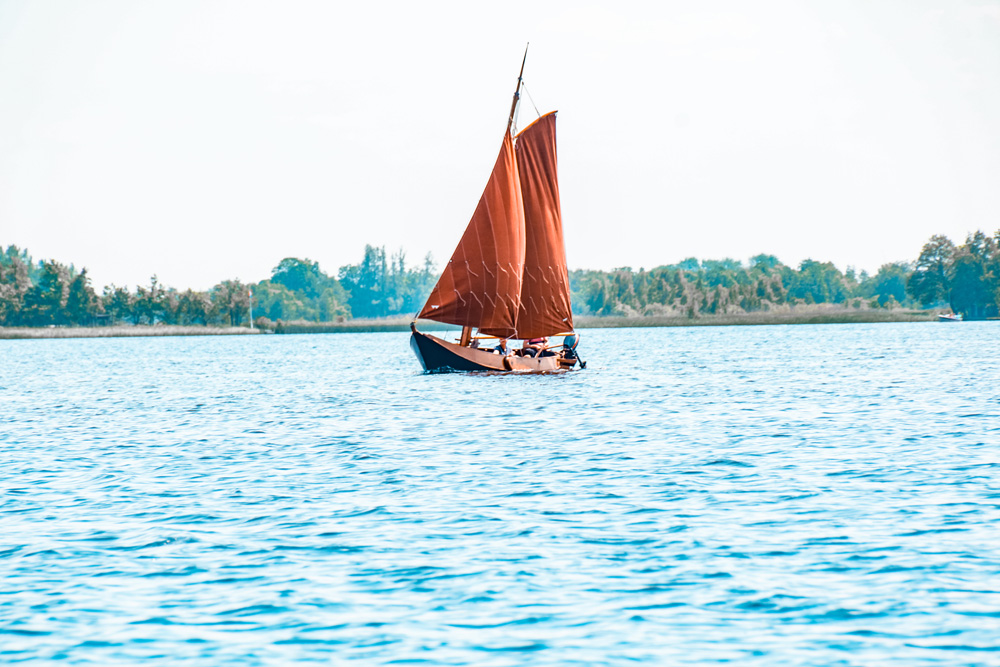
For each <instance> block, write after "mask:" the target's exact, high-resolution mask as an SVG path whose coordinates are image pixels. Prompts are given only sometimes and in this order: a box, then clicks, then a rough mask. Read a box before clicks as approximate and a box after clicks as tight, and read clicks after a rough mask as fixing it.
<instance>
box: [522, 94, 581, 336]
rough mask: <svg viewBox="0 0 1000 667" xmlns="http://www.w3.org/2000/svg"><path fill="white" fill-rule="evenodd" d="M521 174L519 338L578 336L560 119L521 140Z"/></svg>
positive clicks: (551, 116) (545, 119) (543, 122)
mask: <svg viewBox="0 0 1000 667" xmlns="http://www.w3.org/2000/svg"><path fill="white" fill-rule="evenodd" d="M514 150H515V153H516V155H517V173H518V179H519V182H520V185H521V198H522V201H523V202H524V227H525V252H524V275H523V281H522V284H521V302H520V303H521V305H520V308H519V309H518V312H517V336H516V337H517V338H539V337H542V336H551V335H552V334H556V333H560V332H563V331H572V330H573V314H572V312H571V311H570V300H569V277H568V275H567V271H566V248H565V244H564V242H563V232H562V212H561V210H560V206H559V179H558V177H557V175H556V113H555V112H554V111H553V112H552V113H548V114H546V115H544V116H542V117H541V118H539V119H538V120H536V121H535V122H534V123H532V124H531V125H529V126H528V127H527V128H526V129H525V130H523V131H522V132H521V133H520V134H519V135H518V136H517V145H516V147H515V149H514Z"/></svg>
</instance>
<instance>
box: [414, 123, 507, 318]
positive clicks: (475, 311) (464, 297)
mask: <svg viewBox="0 0 1000 667" xmlns="http://www.w3.org/2000/svg"><path fill="white" fill-rule="evenodd" d="M524 231H525V229H524V207H523V205H522V202H521V187H520V184H519V183H518V178H517V163H516V161H515V158H514V142H513V140H512V139H511V137H510V133H509V132H505V133H504V138H503V145H502V146H501V147H500V155H499V156H498V157H497V161H496V164H495V165H494V167H493V173H492V174H491V175H490V180H489V182H488V183H487V184H486V189H485V190H484V191H483V195H482V197H480V199H479V205H478V206H476V212H475V213H473V215H472V220H471V221H470V222H469V226H468V227H467V228H466V230H465V234H464V235H462V240H461V241H459V242H458V247H457V248H455V252H454V253H453V254H452V256H451V259H449V260H448V265H447V266H445V267H444V273H443V274H442V275H441V278H440V279H439V280H438V282H437V284H436V285H435V286H434V289H433V290H431V295H430V297H429V298H428V299H427V303H425V304H424V307H423V310H421V311H420V314H419V315H418V317H424V318H427V319H430V320H435V321H437V322H447V323H449V324H459V325H461V326H464V327H476V328H478V329H479V330H480V331H481V332H483V333H485V334H489V335H493V336H503V337H505V338H513V337H514V336H515V335H516V333H517V329H516V323H517V313H518V308H519V307H520V305H521V275H522V273H523V271H524Z"/></svg>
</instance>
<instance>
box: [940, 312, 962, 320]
mask: <svg viewBox="0 0 1000 667" xmlns="http://www.w3.org/2000/svg"><path fill="white" fill-rule="evenodd" d="M961 321H962V316H961V315H956V314H955V313H939V314H938V322H961Z"/></svg>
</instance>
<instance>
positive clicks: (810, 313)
mask: <svg viewBox="0 0 1000 667" xmlns="http://www.w3.org/2000/svg"><path fill="white" fill-rule="evenodd" d="M937 316H938V313H937V311H936V310H903V309H899V310H871V309H865V310H855V309H834V308H814V309H809V310H802V311H794V310H788V311H777V312H776V311H770V312H766V313H760V312H758V313H741V314H738V315H706V316H702V317H696V318H689V317H686V316H683V315H681V316H641V317H620V316H619V317H616V316H609V317H601V316H594V315H581V316H579V317H577V318H576V322H575V324H576V328H577V329H617V328H634V327H706V326H708V327H711V326H767V325H795V324H876V323H895V322H934V321H937ZM418 326H419V327H420V329H421V330H422V331H428V332H432V331H452V330H457V327H453V326H449V325H444V324H440V323H437V322H431V321H425V320H421V321H420V322H418ZM409 330H410V320H409V318H404V319H399V318H396V319H382V320H368V319H357V320H347V321H345V322H322V323H312V322H287V323H285V322H282V323H280V324H279V325H278V326H277V327H276V328H275V330H274V331H273V332H272V331H265V330H261V329H249V328H247V327H210V326H201V325H196V326H179V325H164V324H154V325H148V324H138V325H117V326H105V327H0V340H37V339H53V338H131V337H150V336H255V335H269V334H272V333H273V334H278V335H287V334H317V333H384V332H404V331H409Z"/></svg>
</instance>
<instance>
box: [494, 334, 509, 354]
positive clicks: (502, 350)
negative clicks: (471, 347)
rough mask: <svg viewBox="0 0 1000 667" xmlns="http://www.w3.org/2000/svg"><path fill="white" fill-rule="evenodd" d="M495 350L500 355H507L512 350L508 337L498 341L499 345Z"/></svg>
mask: <svg viewBox="0 0 1000 667" xmlns="http://www.w3.org/2000/svg"><path fill="white" fill-rule="evenodd" d="M493 351H494V352H496V353H497V354H499V355H504V356H505V355H507V354H508V353H509V352H510V350H508V349H507V339H506V338H501V339H500V342H499V343H497V346H496V347H495V348H493Z"/></svg>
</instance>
